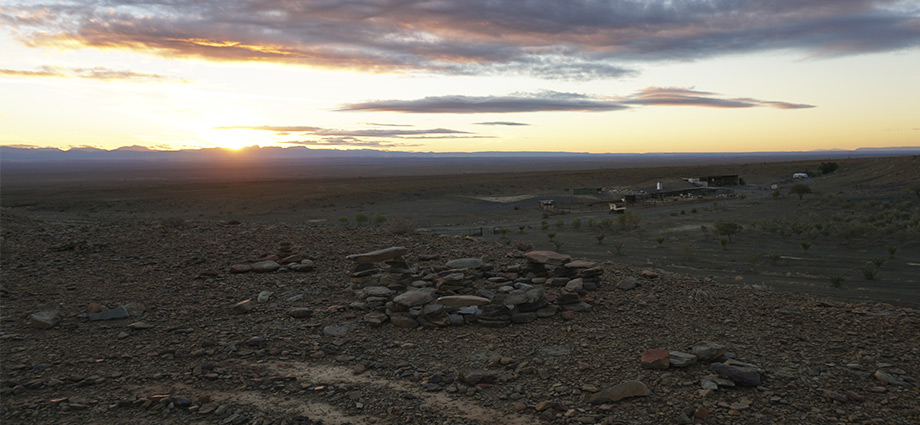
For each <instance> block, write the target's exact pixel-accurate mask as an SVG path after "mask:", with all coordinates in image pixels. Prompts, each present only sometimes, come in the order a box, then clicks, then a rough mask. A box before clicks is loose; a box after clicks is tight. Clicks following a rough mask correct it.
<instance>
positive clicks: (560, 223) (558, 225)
mask: <svg viewBox="0 0 920 425" xmlns="http://www.w3.org/2000/svg"><path fill="white" fill-rule="evenodd" d="M563 227H565V221H563V220H556V228H557V229H559V230H562V228H563Z"/></svg>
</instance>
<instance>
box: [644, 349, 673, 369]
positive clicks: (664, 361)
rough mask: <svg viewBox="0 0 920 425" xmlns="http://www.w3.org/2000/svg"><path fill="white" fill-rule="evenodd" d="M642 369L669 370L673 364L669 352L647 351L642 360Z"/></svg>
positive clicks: (660, 350)
mask: <svg viewBox="0 0 920 425" xmlns="http://www.w3.org/2000/svg"><path fill="white" fill-rule="evenodd" d="M640 362H641V363H642V367H643V368H646V369H667V368H668V366H669V365H670V364H671V362H670V355H669V354H668V350H662V349H660V348H652V349H649V350H645V352H644V353H642V358H641V359H640Z"/></svg>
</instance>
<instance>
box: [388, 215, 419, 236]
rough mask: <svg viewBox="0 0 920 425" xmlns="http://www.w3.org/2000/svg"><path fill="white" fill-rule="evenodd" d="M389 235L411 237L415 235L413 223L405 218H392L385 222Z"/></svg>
mask: <svg viewBox="0 0 920 425" xmlns="http://www.w3.org/2000/svg"><path fill="white" fill-rule="evenodd" d="M387 223H388V229H389V231H390V233H393V234H397V235H411V234H413V233H415V228H416V227H415V222H414V221H412V220H410V219H408V218H406V217H393V218H391V219H389V220H387Z"/></svg>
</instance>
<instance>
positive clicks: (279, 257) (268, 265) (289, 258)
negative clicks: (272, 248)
mask: <svg viewBox="0 0 920 425" xmlns="http://www.w3.org/2000/svg"><path fill="white" fill-rule="evenodd" d="M313 268H314V264H313V260H310V259H308V258H306V257H305V256H303V255H302V254H297V253H295V252H294V251H293V248H292V246H291V243H290V242H282V243H281V244H280V245H279V247H278V253H277V254H269V255H263V256H261V257H259V258H257V259H255V260H253V261H251V262H249V263H239V264H234V265H232V266H230V273H249V272H254V273H272V272H287V271H294V272H308V271H312V270H313Z"/></svg>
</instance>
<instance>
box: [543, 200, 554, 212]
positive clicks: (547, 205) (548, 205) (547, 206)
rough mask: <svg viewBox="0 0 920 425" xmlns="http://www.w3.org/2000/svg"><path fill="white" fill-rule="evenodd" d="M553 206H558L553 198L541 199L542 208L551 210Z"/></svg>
mask: <svg viewBox="0 0 920 425" xmlns="http://www.w3.org/2000/svg"><path fill="white" fill-rule="evenodd" d="M553 208H556V203H555V202H554V201H553V200H552V199H544V200H542V201H540V209H541V210H551V209H553Z"/></svg>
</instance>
